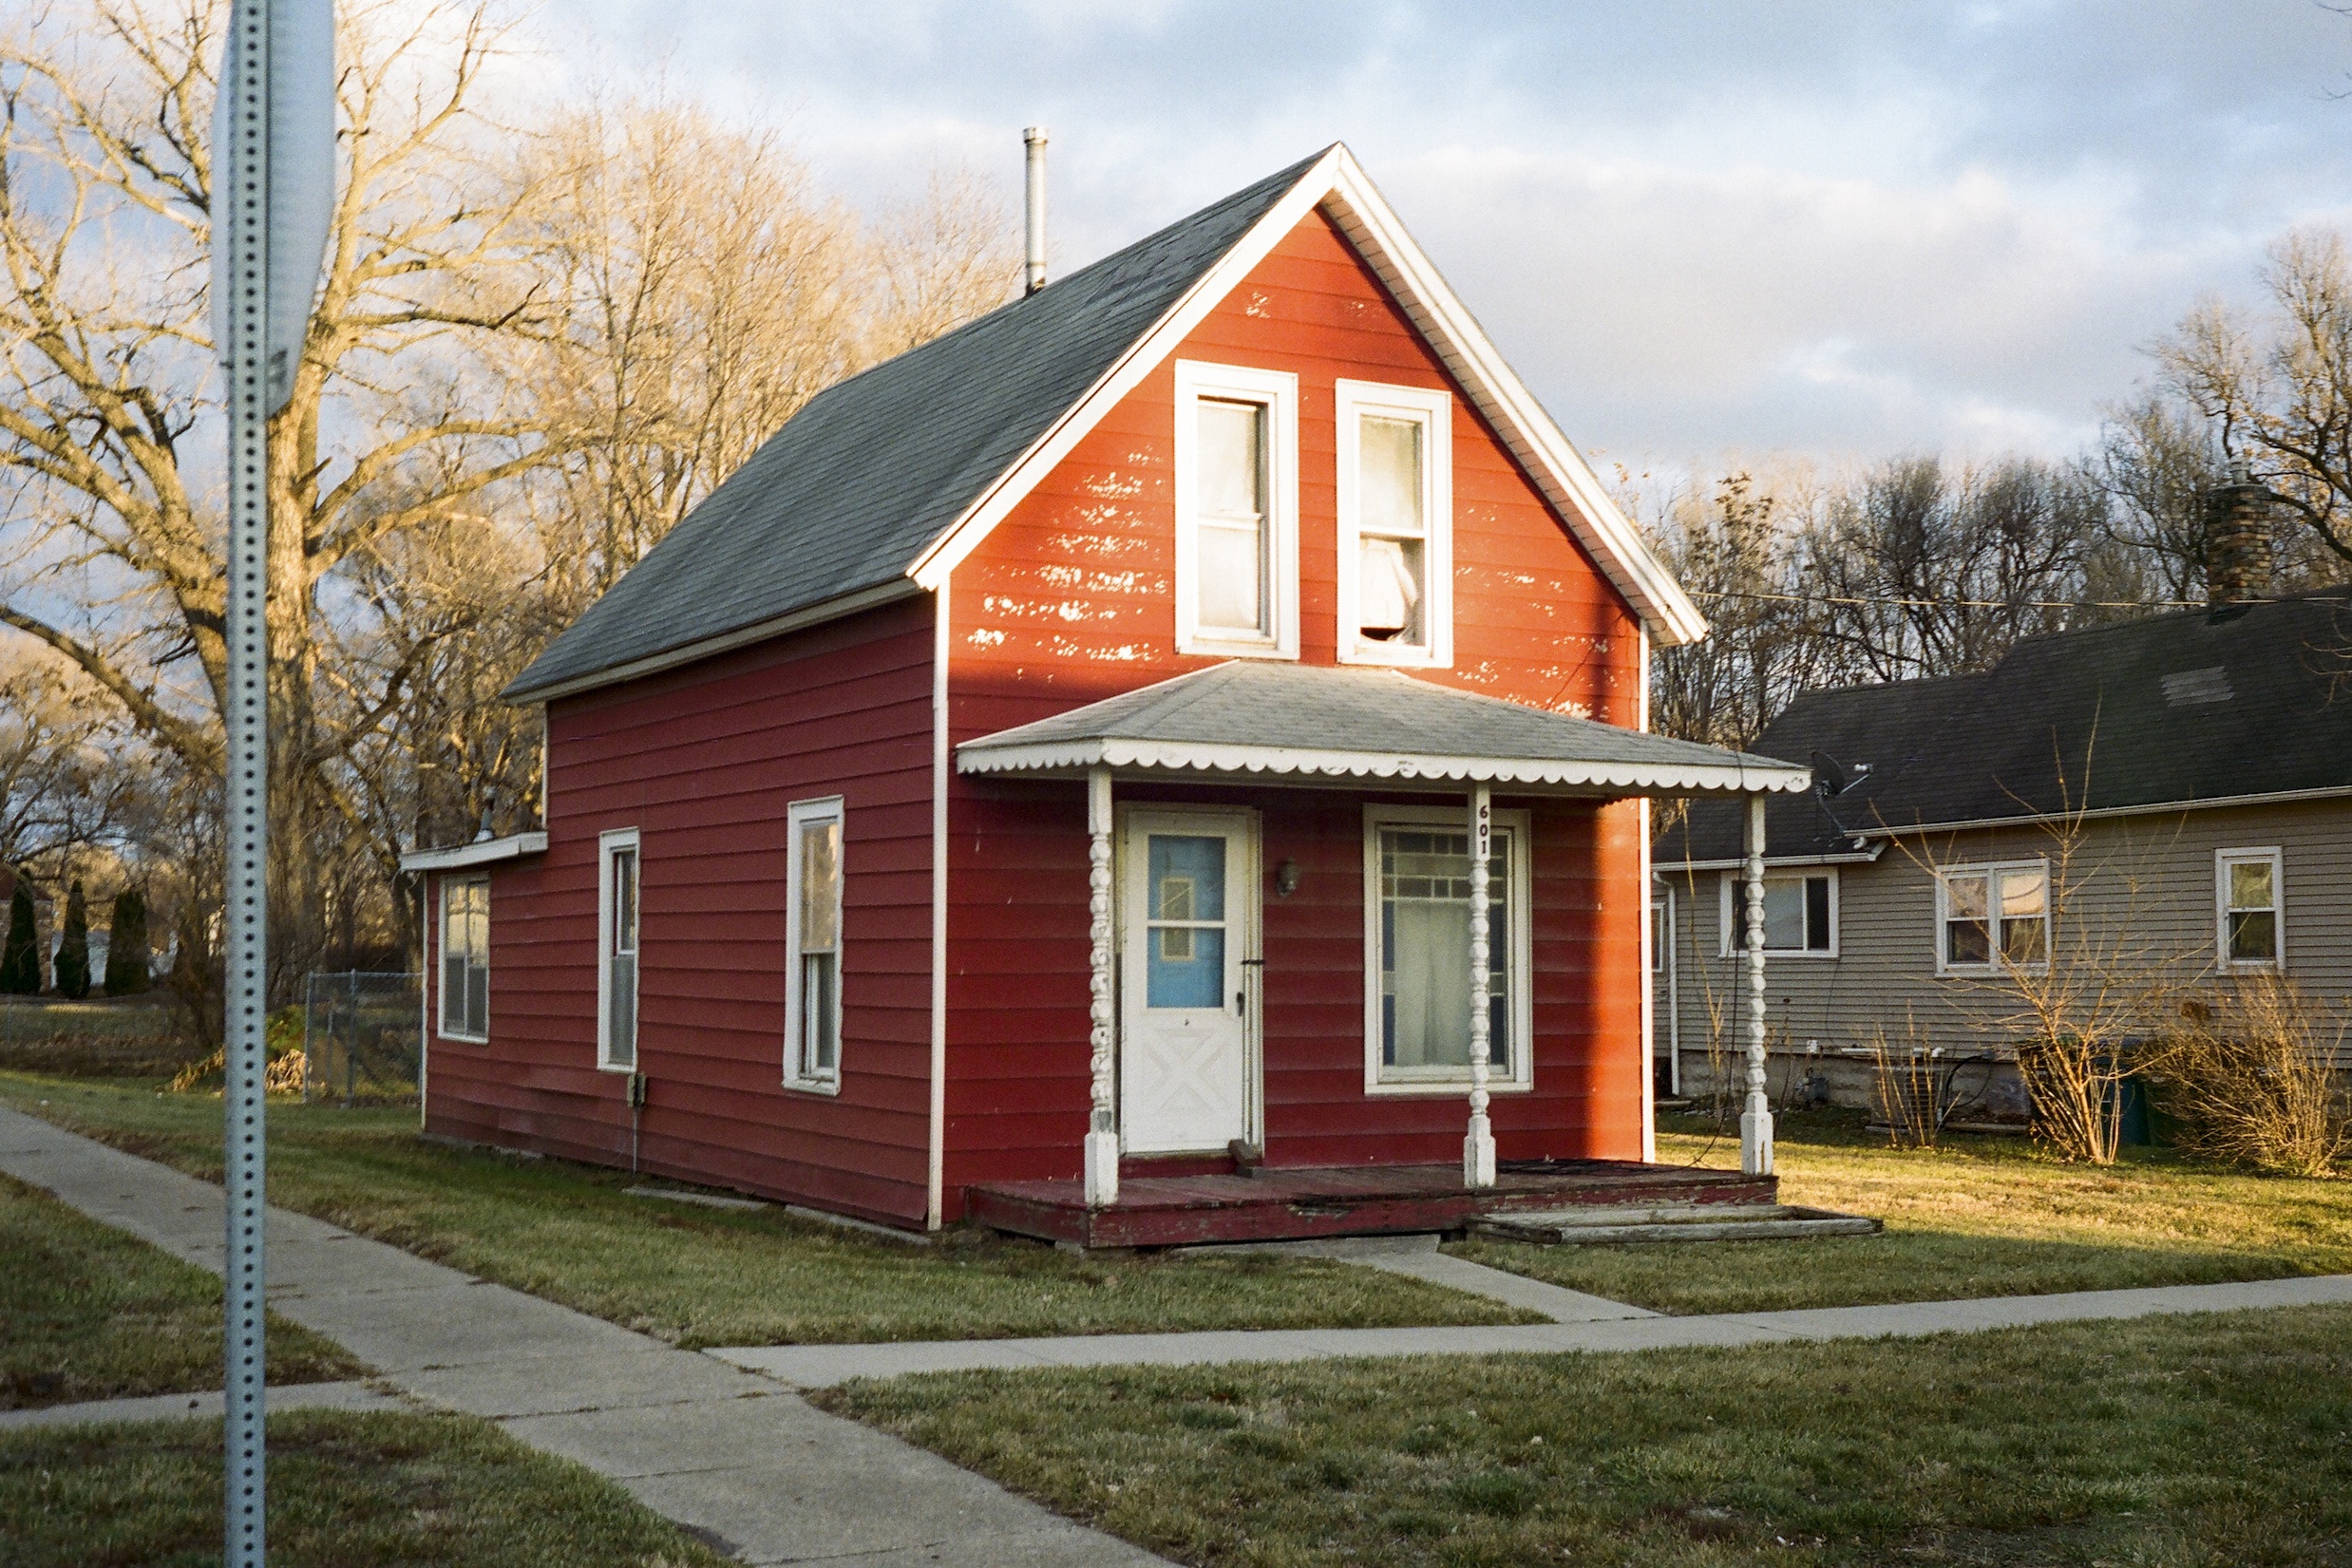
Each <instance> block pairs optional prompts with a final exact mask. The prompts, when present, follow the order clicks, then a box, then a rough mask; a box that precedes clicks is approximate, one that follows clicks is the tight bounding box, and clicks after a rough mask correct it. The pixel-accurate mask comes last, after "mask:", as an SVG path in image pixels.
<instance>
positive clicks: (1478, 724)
mask: <svg viewBox="0 0 2352 1568" xmlns="http://www.w3.org/2000/svg"><path fill="white" fill-rule="evenodd" d="M1098 743H1116V744H1117V745H1118V749H1119V752H1120V755H1119V756H1118V757H1115V758H1113V759H1111V760H1113V761H1121V760H1124V758H1125V757H1126V756H1127V755H1129V754H1144V755H1153V754H1156V755H1159V756H1161V757H1162V758H1164V759H1166V761H1165V762H1164V765H1175V766H1184V765H1197V764H1186V763H1185V762H1183V761H1182V760H1181V758H1182V757H1183V756H1185V755H1199V753H1197V752H1195V753H1187V752H1185V751H1184V749H1183V748H1185V747H1204V748H1227V747H1230V748H1242V749H1247V750H1249V751H1252V752H1255V753H1259V754H1261V755H1262V756H1264V757H1266V758H1268V759H1270V761H1269V762H1268V763H1267V765H1264V766H1263V767H1262V768H1261V767H1259V766H1256V765H1250V766H1251V770H1252V771H1260V770H1263V771H1302V772H1304V771H1313V772H1318V773H1332V772H1346V773H1351V774H1366V773H1371V774H1377V775H1379V776H1383V777H1387V776H1411V777H1448V778H1451V777H1455V776H1457V775H1456V771H1455V770H1453V769H1451V768H1446V769H1443V770H1440V769H1438V768H1433V767H1432V766H1431V765H1430V764H1432V763H1442V762H1446V761H1449V760H1455V761H1459V760H1476V761H1478V762H1479V763H1481V764H1485V763H1503V762H1510V763H1521V764H1537V765H1543V764H1556V765H1562V766H1560V767H1557V768H1544V767H1540V766H1539V767H1522V768H1519V769H1516V770H1512V771H1508V772H1506V773H1504V774H1502V775H1500V777H1502V778H1503V779H1504V780H1505V781H1506V782H1508V781H1509V780H1512V779H1518V780H1521V781H1522V782H1535V781H1537V780H1538V779H1547V778H1549V777H1550V776H1551V775H1554V774H1558V775H1561V776H1562V777H1563V778H1570V779H1578V780H1581V779H1583V778H1585V777H1587V776H1589V777H1590V778H1592V779H1594V780H1595V781H1598V782H1605V783H1612V784H1647V782H1648V781H1650V780H1653V779H1655V778H1657V777H1660V776H1661V775H1665V776H1678V777H1689V778H1699V777H1708V778H1720V777H1721V776H1722V775H1723V774H1724V773H1725V772H1726V771H1727V770H1744V771H1745V772H1746V773H1747V774H1748V775H1749V776H1750V777H1751V779H1752V780H1754V781H1755V782H1753V783H1751V784H1749V787H1752V788H1753V787H1759V786H1761V785H1762V784H1764V783H1765V776H1767V775H1777V776H1779V777H1782V778H1785V777H1786V776H1787V775H1788V773H1789V770H1790V769H1789V765H1788V764H1786V763H1782V762H1775V761H1773V759H1772V758H1770V757H1762V756H1755V755H1752V754H1749V753H1744V752H1736V751H1726V750H1723V749H1720V748H1719V747H1717V746H1700V745H1698V744H1696V743H1694V742H1691V741H1678V740H1670V739H1668V738H1666V737H1664V736H1662V735H1649V734H1644V733H1642V732H1641V731H1640V730H1637V729H1621V728H1619V727H1617V726H1615V725H1607V724H1600V723H1597V722H1595V721H1593V720H1591V719H1580V718H1575V717H1573V716H1571V715H1569V714H1565V713H1554V712H1550V711H1548V710H1546V709H1545V708H1530V707H1527V706H1526V705H1525V704H1521V703H1514V702H1506V701H1504V700H1503V699H1501V698H1499V697H1489V696H1483V695H1481V694H1479V693H1477V692H1473V691H1463V690H1458V689H1455V688H1452V687H1445V686H1439V685H1437V684H1435V683H1434V682H1432V681H1424V680H1416V679H1413V677H1411V676H1408V675H1404V674H1401V673H1399V672H1397V671H1389V670H1343V669H1334V668H1330V667H1325V666H1315V665H1299V664H1291V663H1288V662H1282V661H1273V660H1262V661H1261V660H1239V659H1237V660H1235V661H1233V662H1231V663H1229V664H1221V665H1213V666H1211V667H1210V668H1208V669H1206V670H1196V671H1192V672H1191V673H1189V674H1185V675H1179V676H1176V677H1175V678H1173V679H1171V680H1166V681H1162V682H1160V683H1158V684H1157V685H1155V686H1148V687H1144V688H1141V689H1140V690H1134V691H1127V692H1122V693H1120V694H1119V695H1117V696H1115V697H1107V698H1105V699H1103V700H1102V701H1101V702H1097V703H1091V704H1089V705H1088V706H1086V707H1084V708H1073V709H1072V710H1071V711H1069V712H1067V713H1057V714H1055V715H1054V716H1053V717H1052V718H1050V719H1040V720H1038V721H1037V722H1035V723H1034V724H1028V725H1023V726H1021V727H1018V728H1015V729H1008V730H1004V731H1001V732H1000V733H997V734H995V735H989V736H984V737H982V738H981V739H979V740H976V741H967V742H966V743H964V745H963V746H959V747H958V757H959V760H960V762H961V764H962V765H963V766H964V767H965V769H966V770H967V771H996V770H998V765H999V764H1000V763H1001V761H1002V760H1004V759H1005V758H1006V754H1007V753H1011V752H1015V751H1019V752H1023V753H1025V754H1026V755H1028V756H1030V757H1032V758H1034V759H1035V760H1034V762H1033V763H1032V766H1034V767H1038V768H1053V767H1068V766H1072V765H1076V763H1077V761H1078V759H1081V758H1085V759H1086V760H1092V758H1091V754H1090V752H1089V749H1088V748H1090V747H1091V746H1095V745H1097V744H1098ZM1155 748H1156V752H1155ZM1273 759H1281V760H1280V761H1274V760H1273ZM1351 759H1352V760H1351ZM1407 759H1410V760H1413V762H1414V764H1415V767H1414V769H1413V771H1412V772H1409V773H1407V772H1400V771H1398V770H1397V764H1398V763H1400V762H1401V761H1404V760H1407ZM1007 770H1009V769H1007ZM1474 776H1481V777H1483V776H1487V775H1486V774H1485V773H1483V772H1482V773H1479V774H1476V775H1474ZM1554 782H1557V781H1554ZM1717 787H1720V785H1717Z"/></svg>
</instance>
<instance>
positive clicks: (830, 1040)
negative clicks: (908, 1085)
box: [784, 797, 842, 1089]
mask: <svg viewBox="0 0 2352 1568" xmlns="http://www.w3.org/2000/svg"><path fill="white" fill-rule="evenodd" d="M787 820H788V823H789V831H790V834H791V840H790V847H789V848H788V849H787V854H786V860H787V864H786V868H785V875H786V878H787V881H788V882H789V884H790V886H791V889H792V895H791V903H790V906H789V907H788V908H787V911H786V914H785V922H784V925H785V931H784V943H785V949H786V952H787V954H789V957H790V967H789V968H788V969H787V971H786V973H785V987H784V989H785V1037H784V1062H785V1078H786V1081H787V1082H788V1083H791V1084H794V1085H797V1086H801V1087H803V1088H822V1089H831V1088H835V1087H837V1086H839V1085H840V1083H841V1053H842V803H841V800H840V798H839V797H835V798H833V799H831V800H824V801H798V802H795V803H793V804H792V806H791V807H790V808H789V810H788V812H787Z"/></svg>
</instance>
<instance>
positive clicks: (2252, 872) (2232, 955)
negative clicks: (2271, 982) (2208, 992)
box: [2214, 849, 2286, 969]
mask: <svg viewBox="0 0 2352 1568" xmlns="http://www.w3.org/2000/svg"><path fill="white" fill-rule="evenodd" d="M2281 869H2282V868H2281V866H2280V858H2279V852H2278V851H2277V850H2275V849H2225V850H2221V851H2219V852H2218V853H2217V854H2216V855H2215V857H2214V873H2215V876H2214V879H2215V882H2216V884H2217V885H2216V886H2215V888H2214V893H2215V895H2216V897H2217V899H2218V901H2219V903H2220V906H2221V907H2220V915H2221V957H2222V964H2223V966H2224V967H2225V968H2229V969H2276V968H2278V967H2280V965H2281V964H2283V963H2284V961H2285V960H2286V933H2285V931H2284V930H2283V929H2282V927H2283V925H2284V922H2283V921H2282V919H2281V917H2280V916H2281V915H2282V913H2283V909H2282V906H2283V904H2284V902H2285V900H2284V899H2283V898H2282V897H2280V894H2281V891H2282V889H2281V882H2282V880H2283V878H2281V876H2280V871H2281Z"/></svg>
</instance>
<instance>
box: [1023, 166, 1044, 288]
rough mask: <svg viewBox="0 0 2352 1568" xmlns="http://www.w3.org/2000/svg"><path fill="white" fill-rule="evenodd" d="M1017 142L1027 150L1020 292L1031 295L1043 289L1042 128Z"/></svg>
mask: <svg viewBox="0 0 2352 1568" xmlns="http://www.w3.org/2000/svg"><path fill="white" fill-rule="evenodd" d="M1021 142H1022V144H1023V145H1024V146H1026V147H1027V148H1028V149H1029V223H1028V231H1029V243H1028V258H1027V261H1026V264H1025V265H1024V267H1023V269H1022V277H1023V287H1022V289H1021V293H1024V294H1034V293H1036V292H1037V291H1038V290H1040V289H1042V288H1044V287H1045V127H1044V126H1043V125H1032V126H1030V127H1029V128H1028V129H1027V130H1025V131H1023V132H1021Z"/></svg>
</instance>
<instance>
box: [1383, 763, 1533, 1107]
mask: <svg viewBox="0 0 2352 1568" xmlns="http://www.w3.org/2000/svg"><path fill="white" fill-rule="evenodd" d="M1463 816H1464V813H1462V812H1458V811H1442V810H1431V809H1427V808H1422V807H1402V806H1375V807H1371V808H1369V809H1368V810H1367V812H1366V815H1365V826H1364V862H1365V864H1364V873H1365V878H1366V881H1367V884H1368V887H1367V897H1366V898H1365V900H1364V902H1365V913H1366V916H1367V919H1366V930H1365V949H1366V952H1365V965H1364V969H1365V988H1364V989H1365V996H1364V1002H1365V1013H1366V1026H1367V1027H1366V1031H1365V1032H1366V1036H1367V1038H1366V1042H1365V1046H1366V1051H1365V1054H1366V1058H1367V1062H1366V1066H1367V1071H1366V1073H1365V1083H1366V1087H1367V1088H1370V1089H1375V1090H1377V1089H1391V1090H1394V1089H1410V1088H1422V1087H1434V1086H1448V1087H1449V1088H1455V1087H1459V1086H1462V1085H1465V1084H1467V1083H1469V1081H1470V829H1469V825H1468V823H1466V822H1464V821H1463ZM1494 821H1495V827H1494V854H1493V859H1492V860H1490V861H1489V864H1488V883H1487V897H1488V915H1487V921H1488V935H1487V946H1488V953H1489V956H1488V960H1487V968H1488V980H1487V1008H1488V1014H1487V1016H1488V1052H1489V1054H1488V1064H1489V1071H1490V1072H1491V1073H1492V1074H1493V1084H1494V1086H1496V1087H1498V1088H1509V1087H1513V1086H1520V1087H1524V1086H1526V1085H1527V1082H1528V1070H1529V1069H1528V1063H1529V1060H1530V1053H1529V1051H1528V1048H1527V1039H1528V1031H1529V1028H1530V1025H1531V1022H1532V1019H1533V1016H1534V1010H1533V1007H1532V1004H1531V997H1532V992H1531V990H1530V987H1529V980H1528V969H1529V952H1530V949H1529V945H1528V937H1527V928H1528V916H1527V907H1528V900H1527V813H1525V812H1521V811H1498V812H1496V813H1495V814H1494Z"/></svg>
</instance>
